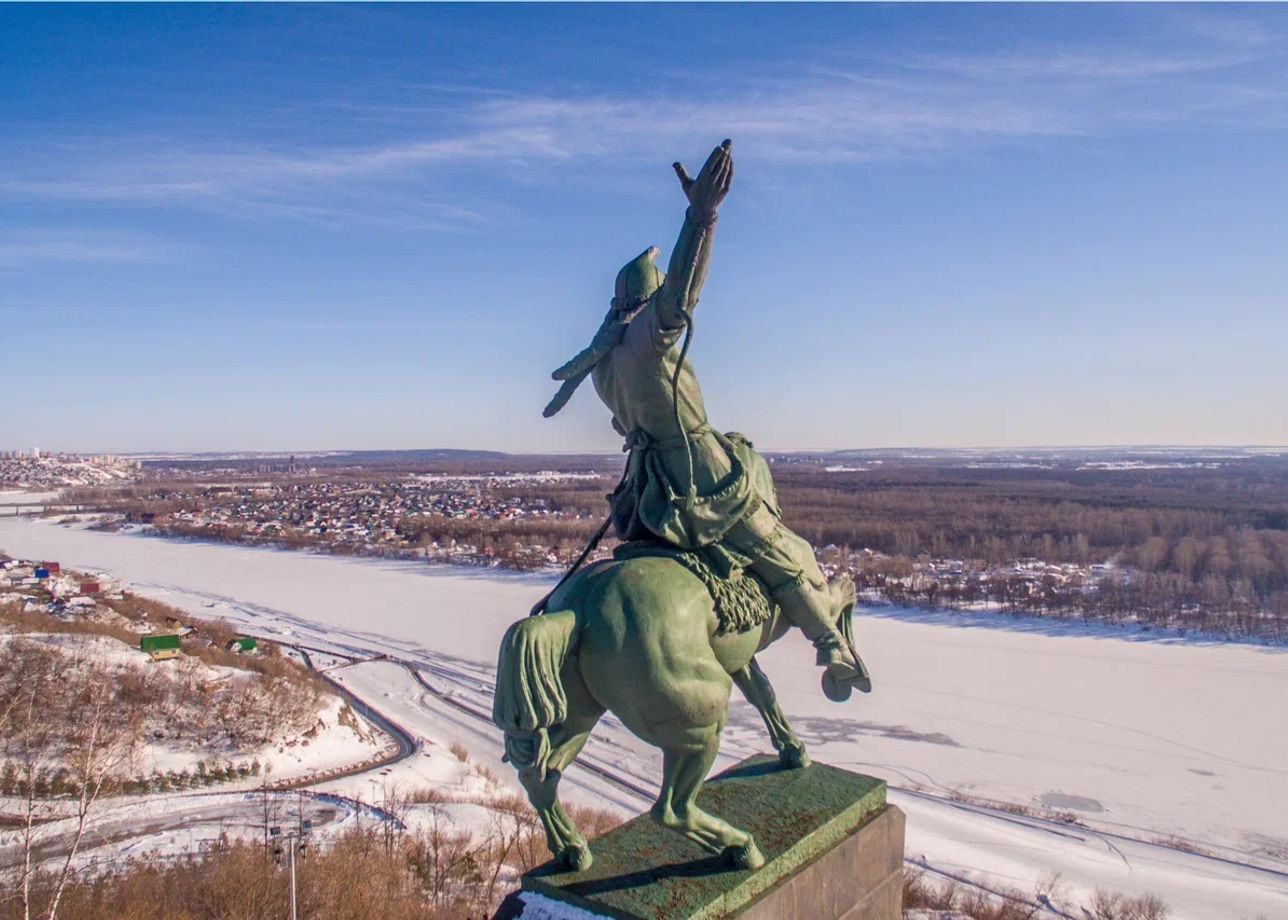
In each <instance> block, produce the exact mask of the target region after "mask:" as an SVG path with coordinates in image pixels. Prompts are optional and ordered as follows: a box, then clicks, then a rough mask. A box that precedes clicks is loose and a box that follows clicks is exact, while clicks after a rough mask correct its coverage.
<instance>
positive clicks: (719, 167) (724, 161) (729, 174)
mask: <svg viewBox="0 0 1288 920" xmlns="http://www.w3.org/2000/svg"><path fill="white" fill-rule="evenodd" d="M672 167H673V168H674V169H675V174H676V175H677V176H679V177H680V188H682V189H683V190H684V194H685V197H687V198H688V199H689V204H691V205H693V206H694V207H695V208H698V209H699V210H701V211H704V212H707V213H711V214H714V213H715V210H716V208H717V207H718V206H719V205H720V202H722V201H724V197H725V195H728V194H729V185H730V184H731V183H732V182H733V141H730V140H726V141H725V142H724V143H722V144H721V145H720V146H719V147H717V148H716V149H715V150H712V151H711V156H709V157H707V162H706V163H705V164H704V165H703V167H702V171H701V172H699V173H698V178H696V179H694V178H693V177H692V176H690V175H689V171H688V170H687V169H685V168H684V164H683V163H673V164H672Z"/></svg>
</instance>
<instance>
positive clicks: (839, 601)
mask: <svg viewBox="0 0 1288 920" xmlns="http://www.w3.org/2000/svg"><path fill="white" fill-rule="evenodd" d="M775 600H777V601H778V604H779V606H780V607H782V610H783V614H784V616H786V617H787V619H788V620H790V621H791V622H792V625H793V626H796V627H797V628H798V629H800V631H801V632H803V633H804V634H805V637H806V638H807V639H809V640H810V641H811V642H812V643H814V649H815V651H816V655H815V663H816V664H818V665H820V666H821V667H824V668H826V669H827V674H826V676H825V678H824V689H825V690H826V691H827V692H828V696H829V697H831V696H832V695H833V691H832V690H829V689H828V684H829V683H830V684H831V685H832V687H834V688H836V690H835V692H838V693H839V692H842V690H843V691H844V695H845V696H849V689H848V688H850V687H857V688H858V689H859V690H861V691H863V692H864V693H866V692H868V691H869V690H871V689H872V680H871V678H870V677H869V675H868V669H867V668H866V667H865V666H864V664H863V659H861V658H860V657H859V654H858V652H857V651H855V648H854V643H853V641H852V640H851V639H850V636H849V635H848V634H849V633H850V611H851V610H852V609H853V608H854V584H853V582H851V581H850V580H849V579H848V578H838V579H837V580H835V581H833V582H831V583H829V584H826V585H824V586H823V587H817V586H815V585H813V584H811V583H809V582H808V581H801V582H797V583H796V584H793V585H792V586H791V587H789V588H787V589H786V590H784V591H780V592H779V593H777V594H776V595H775ZM842 613H844V616H842ZM838 626H839V628H838Z"/></svg>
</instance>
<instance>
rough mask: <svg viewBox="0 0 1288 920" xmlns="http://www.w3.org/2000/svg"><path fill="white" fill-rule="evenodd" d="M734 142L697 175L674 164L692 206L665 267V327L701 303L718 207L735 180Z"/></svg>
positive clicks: (661, 305) (661, 304)
mask: <svg viewBox="0 0 1288 920" xmlns="http://www.w3.org/2000/svg"><path fill="white" fill-rule="evenodd" d="M732 147H733V142H732V141H727V140H726V141H725V142H724V143H723V144H721V145H720V146H719V147H717V148H716V149H715V150H713V151H711V156H709V157H707V162H706V164H705V165H704V166H703V167H702V171H701V172H699V173H698V178H696V179H693V178H690V176H689V173H688V171H687V170H686V169H685V168H684V166H683V165H682V164H680V163H676V164H675V172H676V175H678V176H679V177H680V187H681V188H683V189H684V194H685V196H686V197H688V199H689V209H688V210H687V211H686V212H685V214H684V225H683V226H682V227H681V228H680V237H679V239H677V240H676V241H675V248H674V249H672V250H671V261H670V264H669V265H667V268H666V282H665V283H664V284H663V285H662V293H661V294H660V295H659V297H658V304H657V310H658V318H659V319H660V320H661V322H662V325H663V326H664V327H666V328H670V329H675V328H679V327H680V326H683V325H684V322H685V316H687V315H691V314H692V312H693V309H694V307H696V306H697V305H698V294H699V293H700V292H701V291H702V282H703V281H705V280H706V277H707V265H708V263H709V262H710V261H711V239H712V237H714V236H715V230H716V208H718V207H719V205H720V202H722V201H723V200H724V197H725V195H727V194H729V184H730V183H731V182H732V181H733V153H732Z"/></svg>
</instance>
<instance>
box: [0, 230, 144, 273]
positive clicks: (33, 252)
mask: <svg viewBox="0 0 1288 920" xmlns="http://www.w3.org/2000/svg"><path fill="white" fill-rule="evenodd" d="M168 249H169V247H168V246H166V245H163V244H160V243H158V242H156V241H154V240H148V239H144V238H141V237H140V236H138V235H137V234H135V233H133V232H123V233H113V232H110V231H91V230H36V231H25V232H22V233H18V232H10V231H2V232H0V268H9V269H12V268H21V267H23V266H26V265H30V264H47V263H50V262H151V261H155V260H157V259H159V258H163V257H164V255H165V253H166V252H167V251H168Z"/></svg>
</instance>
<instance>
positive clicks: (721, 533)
mask: <svg viewBox="0 0 1288 920" xmlns="http://www.w3.org/2000/svg"><path fill="white" fill-rule="evenodd" d="M730 147H731V144H730V142H729V141H727V140H726V141H725V142H724V143H723V144H722V145H720V146H719V147H717V148H716V149H715V150H714V151H712V153H711V156H710V157H709V158H708V159H707V162H706V165H704V166H703V168H702V171H701V172H700V173H699V174H698V177H697V179H692V178H690V177H689V175H688V173H687V172H686V171H685V170H684V167H683V166H681V165H680V164H679V163H676V164H675V170H676V173H677V174H678V175H679V177H680V183H681V185H682V187H683V189H684V192H685V194H686V195H687V197H688V199H689V208H688V211H687V212H686V214H685V218H684V225H683V227H682V228H681V229H680V236H679V239H678V240H677V241H676V244H675V249H674V250H673V251H672V253H671V261H670V265H669V266H668V268H669V271H668V273H667V274H665V275H663V274H662V272H661V271H660V270H659V269H658V268H657V266H656V265H655V264H654V263H653V258H654V257H655V256H656V255H657V253H658V249H657V247H655V246H654V247H650V248H649V249H647V250H646V251H644V252H643V253H641V254H640V255H639V256H637V257H636V258H635V259H633V260H632V261H631V262H628V263H627V264H626V266H625V267H623V268H622V270H621V271H620V272H619V273H618V275H617V282H616V291H615V295H616V296H614V297H613V300H612V306H611V308H610V309H609V312H608V315H607V316H606V317H605V318H604V322H603V324H602V325H601V326H600V328H599V331H598V332H597V333H596V335H595V338H594V341H593V342H592V343H591V345H590V347H588V348H587V349H585V350H584V351H583V352H582V353H581V354H579V355H578V356H577V357H575V358H573V359H572V360H571V361H569V362H568V363H567V364H565V365H564V366H563V367H561V368H559V370H557V371H555V373H554V377H555V379H556V380H563V381H564V384H563V387H562V388H561V389H560V391H559V393H558V394H557V395H556V396H555V398H554V399H553V400H551V402H550V405H548V406H547V407H546V410H545V415H546V416H547V417H548V416H551V415H553V414H554V413H555V412H558V411H559V409H561V408H562V407H563V406H564V404H565V403H566V402H567V401H568V399H569V397H571V395H572V392H573V390H575V389H576V387H577V385H578V384H579V383H580V382H581V381H582V380H583V379H584V378H585V377H586V376H588V375H589V376H590V377H591V378H592V380H593V381H594V385H595V390H596V392H597V393H598V394H599V397H600V399H602V400H603V402H604V404H605V405H607V406H608V408H609V409H610V410H611V411H612V413H613V427H614V428H615V429H616V430H617V431H618V432H619V433H620V434H622V435H623V436H624V437H625V438H626V448H625V449H629V450H630V451H631V456H630V459H629V461H628V467H627V474H626V476H625V477H624V478H623V481H622V484H621V485H620V486H619V487H618V488H617V490H616V491H615V492H614V493H613V495H612V496H611V497H610V500H611V502H612V506H613V507H612V516H613V523H614V525H615V528H616V531H617V535H618V536H619V537H620V538H621V539H623V540H634V539H658V540H661V541H663V542H665V543H668V544H670V545H672V546H675V547H678V548H680V549H685V550H699V549H700V550H704V551H705V552H706V553H707V554H708V556H709V557H714V559H715V560H717V561H718V562H720V563H723V567H724V568H726V569H728V568H730V567H733V566H737V567H741V568H745V569H750V570H751V571H752V572H754V573H755V574H756V575H758V576H760V578H761V579H762V580H763V581H764V582H765V584H766V585H767V586H768V587H769V589H770V591H771V593H772V594H773V597H774V599H775V601H776V602H777V603H778V605H779V607H780V609H781V610H782V612H783V614H784V615H785V616H786V617H787V619H788V620H790V621H791V622H792V624H793V625H795V626H797V627H799V628H800V629H801V630H802V631H803V632H804V633H805V635H806V636H807V637H809V639H810V640H811V641H812V642H813V643H814V646H815V648H816V649H817V650H818V664H820V665H822V666H824V667H826V668H827V670H828V672H829V673H830V674H831V676H832V678H833V679H835V680H837V681H840V682H842V683H848V684H857V685H860V686H863V685H865V684H867V673H866V670H865V668H864V666H863V664H862V662H861V661H860V660H859V659H858V656H857V655H856V654H854V652H853V650H852V648H851V647H850V644H849V642H848V641H846V640H845V638H844V637H843V636H842V635H841V634H840V633H839V632H838V629H837V620H838V616H839V615H840V613H841V611H842V610H843V609H844V608H846V607H847V606H851V605H852V604H853V590H854V589H853V585H852V584H851V583H850V582H849V580H848V579H844V580H838V581H837V582H834V583H832V584H829V583H828V581H827V579H826V577H825V576H824V575H823V573H822V571H821V570H820V569H819V567H818V562H817V561H816V560H815V558H814V552H813V549H812V548H811V547H810V545H809V543H808V542H806V541H805V540H804V539H803V538H801V537H799V536H797V535H796V534H795V533H793V532H792V531H790V530H788V529H787V528H786V527H784V526H783V523H782V521H781V520H780V512H779V509H778V505H777V500H776V497H775V494H774V487H773V480H772V478H771V476H770V473H769V468H768V466H767V465H766V463H765V461H764V460H763V459H762V458H761V457H760V455H759V454H757V453H756V452H755V451H754V450H753V449H752V446H751V444H750V442H748V441H747V440H746V439H745V438H744V437H742V436H741V435H738V434H736V433H731V434H729V435H722V434H720V433H719V432H717V431H716V430H715V429H713V428H712V427H711V425H710V424H709V423H708V422H707V414H706V409H705V407H704V405H703V401H702V391H701V390H700V389H699V387H698V379H697V376H696V375H695V373H694V370H693V365H692V364H691V363H690V362H689V360H688V357H687V354H686V352H687V349H688V343H689V335H690V334H691V332H692V313H693V310H694V308H695V307H696V306H697V304H698V293H699V291H700V290H701V289H702V282H703V280H704V279H705V277H706V274H707V266H708V263H709V261H710V257H711V240H712V236H713V235H714V232H715V224H716V208H717V206H718V205H719V204H720V202H721V201H722V200H723V199H724V197H725V195H726V194H727V193H728V191H729V184H730V181H731V180H732V178H733V159H732V156H731V153H730ZM682 339H683V345H681V340H682Z"/></svg>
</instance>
